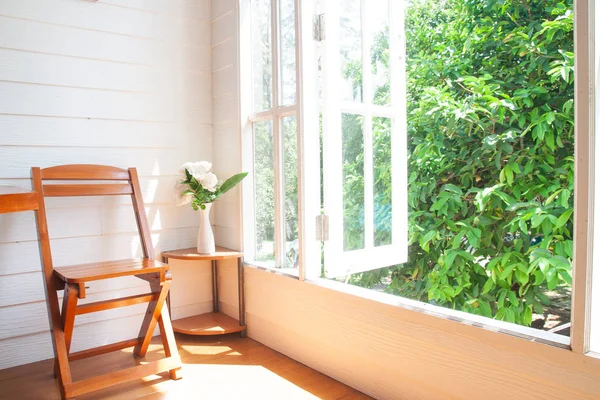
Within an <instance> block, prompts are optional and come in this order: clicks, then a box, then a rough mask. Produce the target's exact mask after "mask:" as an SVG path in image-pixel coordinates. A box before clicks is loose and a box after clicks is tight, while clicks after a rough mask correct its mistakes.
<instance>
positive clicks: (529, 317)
mask: <svg viewBox="0 0 600 400" xmlns="http://www.w3.org/2000/svg"><path fill="white" fill-rule="evenodd" d="M532 321H533V309H532V307H531V306H527V307H525V310H524V311H523V324H524V325H526V326H531V322H532Z"/></svg>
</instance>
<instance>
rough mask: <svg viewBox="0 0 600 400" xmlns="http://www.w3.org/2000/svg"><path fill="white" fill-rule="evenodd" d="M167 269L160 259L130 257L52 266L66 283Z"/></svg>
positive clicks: (167, 266)
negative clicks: (57, 266) (66, 265)
mask: <svg viewBox="0 0 600 400" xmlns="http://www.w3.org/2000/svg"><path fill="white" fill-rule="evenodd" d="M168 270H169V265H168V264H165V263H162V262H160V261H156V260H151V259H149V258H131V259H127V260H117V261H107V262H101V263H91V264H80V265H70V266H68V267H60V268H54V273H55V274H56V275H57V276H58V277H59V278H60V279H62V280H63V281H65V282H67V283H84V282H90V281H97V280H101V279H109V278H116V277H119V276H130V275H141V274H150V273H157V272H163V273H166V272H167V271H168Z"/></svg>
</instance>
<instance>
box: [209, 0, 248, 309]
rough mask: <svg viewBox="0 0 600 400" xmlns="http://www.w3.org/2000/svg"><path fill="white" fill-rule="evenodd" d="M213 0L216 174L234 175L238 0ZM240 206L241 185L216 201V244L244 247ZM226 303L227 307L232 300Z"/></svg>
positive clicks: (237, 128)
mask: <svg viewBox="0 0 600 400" xmlns="http://www.w3.org/2000/svg"><path fill="white" fill-rule="evenodd" d="M212 3H213V10H212V11H213V12H212V38H211V43H212V46H213V47H212V72H213V78H212V85H213V110H212V112H213V114H212V118H213V124H214V131H213V156H214V160H215V163H214V164H215V171H216V173H217V174H218V175H219V176H220V175H223V176H231V175H233V174H235V173H238V172H240V170H241V134H240V120H239V118H240V117H239V103H238V97H239V92H238V82H239V78H238V65H237V63H238V56H237V47H238V29H237V1H234V0H223V1H221V0H213V1H212ZM241 208H242V203H241V191H240V187H237V188H236V189H235V190H232V191H231V192H230V193H228V194H227V195H225V196H224V197H223V198H222V199H220V200H219V202H218V203H217V204H216V207H215V219H214V222H215V227H214V231H215V238H216V240H217V243H219V244H221V245H223V246H225V247H230V248H233V249H241V248H242V243H241V234H240V232H241V214H240V210H241ZM224 304H225V309H227V308H228V305H227V304H230V303H227V302H226V303H224ZM235 304H237V303H235V302H233V305H235ZM235 307H237V305H236V306H235ZM231 312H233V313H234V314H235V313H236V312H237V311H235V312H234V311H231Z"/></svg>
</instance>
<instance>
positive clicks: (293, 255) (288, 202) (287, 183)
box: [281, 117, 299, 268]
mask: <svg viewBox="0 0 600 400" xmlns="http://www.w3.org/2000/svg"><path fill="white" fill-rule="evenodd" d="M281 125H282V129H283V185H284V188H285V262H284V267H285V268H297V267H298V259H299V258H298V153H297V148H298V145H297V143H298V142H297V129H296V117H285V118H283V119H282V120H281Z"/></svg>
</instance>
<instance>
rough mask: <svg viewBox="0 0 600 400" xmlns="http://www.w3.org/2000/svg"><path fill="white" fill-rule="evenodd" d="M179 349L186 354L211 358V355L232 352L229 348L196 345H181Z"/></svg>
mask: <svg viewBox="0 0 600 400" xmlns="http://www.w3.org/2000/svg"><path fill="white" fill-rule="evenodd" d="M180 349H181V350H184V351H187V352H188V353H190V354H193V355H203V356H208V355H211V356H212V355H217V354H223V353H229V352H231V351H232V350H233V349H232V348H231V347H229V346H197V345H189V344H184V345H182V346H181V347H180ZM236 353H237V352H236ZM237 354H240V353H237Z"/></svg>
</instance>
